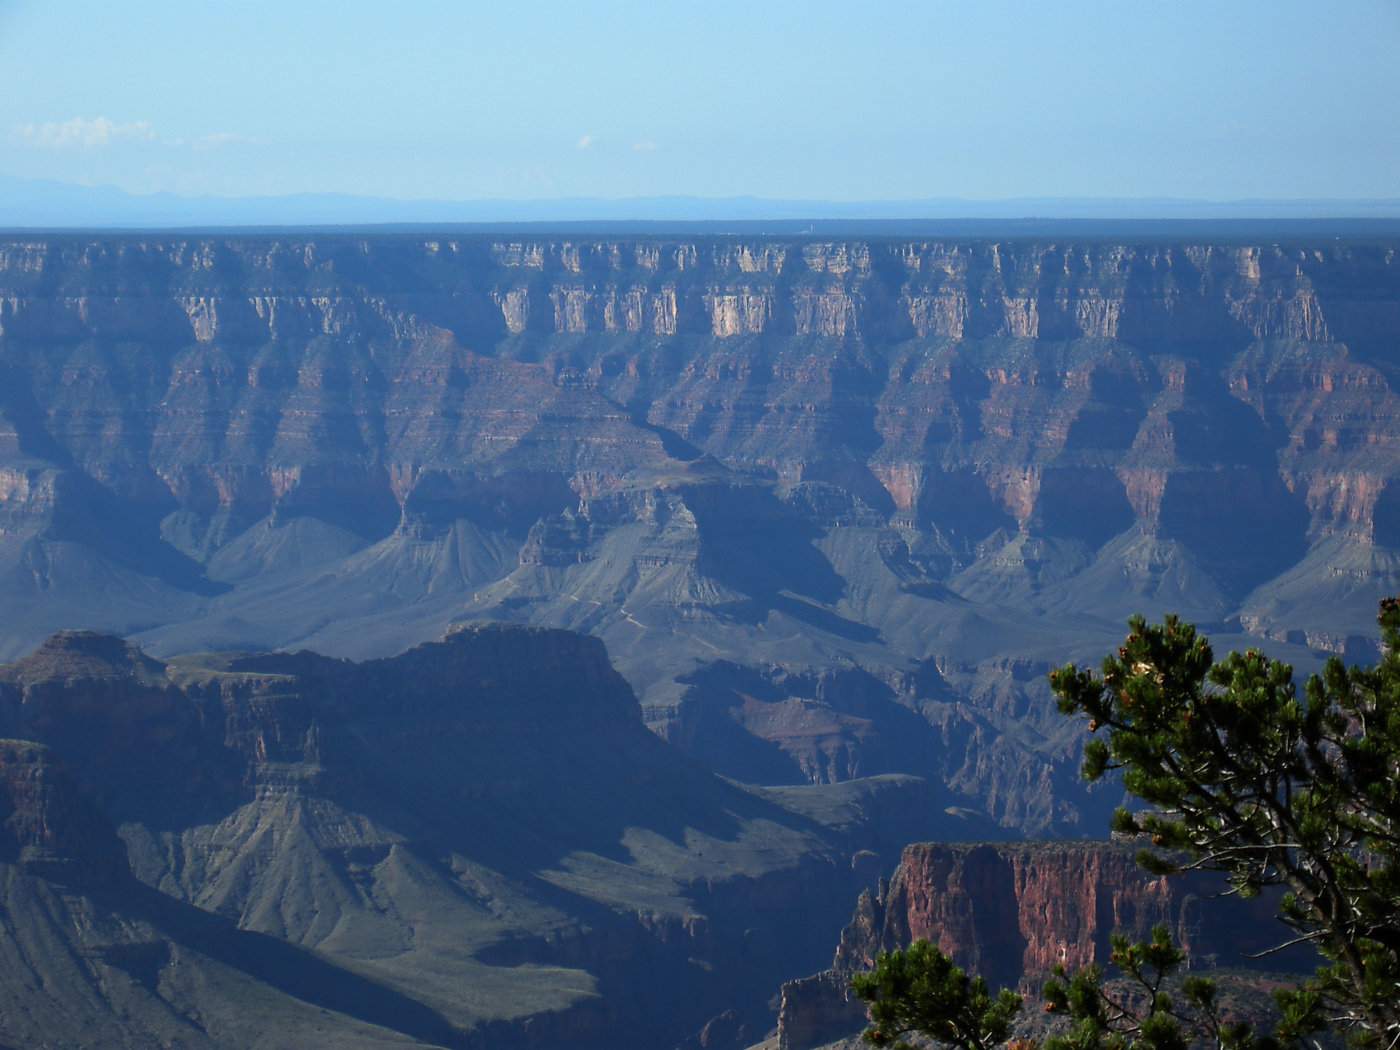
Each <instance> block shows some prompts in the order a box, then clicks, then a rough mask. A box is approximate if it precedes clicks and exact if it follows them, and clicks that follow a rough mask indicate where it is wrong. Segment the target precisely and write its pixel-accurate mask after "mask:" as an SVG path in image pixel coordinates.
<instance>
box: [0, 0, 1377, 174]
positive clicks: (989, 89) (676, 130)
mask: <svg viewBox="0 0 1400 1050" xmlns="http://www.w3.org/2000/svg"><path fill="white" fill-rule="evenodd" d="M1397 56H1400V0H1330V2H1324V0H1312V2H1308V3H1294V2H1288V0H1274V2H1269V3H1264V2H1254V0H1237V2H1231V0H1212V2H1196V0H1175V2H1170V0H1163V2H1156V3H1146V2H1144V3H1137V2H1133V0H1111V2H1095V0H1082V2H1071V0H1061V2H1057V3H1050V2H1036V0H1021V2H1009V0H1008V2H997V0H980V2H973V0H969V2H960V0H959V2H951V0H929V2H923V3H916V2H909V0H905V2H883V0H865V2H854V0H847V2H842V3H831V2H826V0H806V2H802V3H796V2H764V0H745V2H701V0H695V2H688V3H681V2H666V0H654V2H649V3H626V2H613V3H601V2H584V0H576V2H573V3H562V2H560V3H555V2H542V0H514V2H511V3H495V2H493V3H480V2H475V3H474V2H455V3H439V2H420V3H414V2H412V0H401V2H399V3H394V4H390V3H379V2H356V0H335V2H329V0H278V2H273V3H266V2H262V0H237V2H234V0H183V2H176V0H101V2H97V0H0V174H4V175H16V176H23V177H43V178H52V179H59V180H63V181H66V182H75V183H86V184H92V185H111V186H116V187H119V188H121V189H124V190H126V191H128V192H135V193H150V192H156V191H171V192H175V193H180V194H215V195H226V196H250V195H266V194H286V193H295V192H343V193H353V194H365V195H373V196H381V197H390V198H399V199H443V200H473V199H482V198H508V199H536V198H558V197H575V196H584V197H605V198H622V197H634V196H650V195H668V194H685V195H697V196H704V197H727V196H735V195H754V196H759V197H768V198H782V199H824V200H889V199H915V198H930V197H961V198H968V199H973V200H994V199H1003V198H1013V197H1185V198H1202V199H1207V200H1236V199H1245V198H1273V199H1293V198H1342V199H1365V198H1395V197H1400V60H1397Z"/></svg>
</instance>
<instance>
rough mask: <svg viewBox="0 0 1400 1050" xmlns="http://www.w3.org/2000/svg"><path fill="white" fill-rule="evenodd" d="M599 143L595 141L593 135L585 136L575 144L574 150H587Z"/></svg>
mask: <svg viewBox="0 0 1400 1050" xmlns="http://www.w3.org/2000/svg"><path fill="white" fill-rule="evenodd" d="M597 141H598V140H597V139H595V138H594V137H593V136H592V135H585V136H583V138H581V139H579V140H578V141H577V142H575V143H574V148H575V149H587V148H588V147H589V146H591V145H593V143H595V142H597Z"/></svg>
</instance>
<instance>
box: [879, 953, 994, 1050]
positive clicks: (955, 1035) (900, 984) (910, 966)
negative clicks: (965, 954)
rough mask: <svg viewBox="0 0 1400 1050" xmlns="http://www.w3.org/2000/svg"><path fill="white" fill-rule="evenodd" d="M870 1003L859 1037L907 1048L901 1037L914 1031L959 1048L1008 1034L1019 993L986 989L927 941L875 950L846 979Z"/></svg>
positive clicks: (979, 1046)
mask: <svg viewBox="0 0 1400 1050" xmlns="http://www.w3.org/2000/svg"><path fill="white" fill-rule="evenodd" d="M851 988H852V990H853V991H854V992H855V993H856V995H858V996H860V998H861V999H862V1000H864V1001H865V1003H866V1004H867V1005H868V1006H869V1008H870V1020H871V1026H870V1027H869V1028H868V1029H866V1032H865V1041H866V1042H867V1043H870V1044H871V1045H872V1046H881V1047H891V1048H892V1050H912V1048H911V1044H910V1043H908V1042H905V1040H904V1037H905V1036H907V1035H909V1034H911V1033H919V1034H920V1035H923V1036H925V1037H926V1038H928V1039H931V1040H932V1041H934V1042H935V1043H940V1044H942V1045H944V1046H954V1047H959V1048H960V1050H991V1048H992V1047H994V1046H996V1045H998V1044H999V1043H1004V1042H1005V1041H1006V1040H1007V1039H1008V1038H1009V1037H1010V1034H1011V1019H1012V1018H1013V1017H1014V1016H1015V1015H1016V1014H1017V1013H1018V1012H1019V1011H1020V1009H1021V997H1020V996H1019V995H1017V994H1016V993H1015V992H1012V991H1010V990H1008V989H1005V988H1003V989H1002V990H1001V991H1000V992H998V993H997V994H996V996H995V997H993V996H992V995H991V993H990V992H989V990H988V988H987V982H986V981H985V980H983V979H982V978H981V977H969V976H968V975H967V974H965V973H963V971H962V970H961V969H959V968H958V967H956V966H954V965H953V962H952V960H951V959H949V958H948V957H947V956H946V955H944V954H943V953H942V952H941V951H939V950H938V948H936V947H935V946H934V945H932V944H930V943H929V942H928V941H924V940H918V941H915V942H914V943H913V944H911V945H910V946H909V947H908V949H907V950H905V951H894V952H881V953H880V955H879V957H878V958H877V959H876V961H875V969H874V970H873V971H872V972H871V973H866V974H858V975H857V976H855V977H853V978H852V979H851Z"/></svg>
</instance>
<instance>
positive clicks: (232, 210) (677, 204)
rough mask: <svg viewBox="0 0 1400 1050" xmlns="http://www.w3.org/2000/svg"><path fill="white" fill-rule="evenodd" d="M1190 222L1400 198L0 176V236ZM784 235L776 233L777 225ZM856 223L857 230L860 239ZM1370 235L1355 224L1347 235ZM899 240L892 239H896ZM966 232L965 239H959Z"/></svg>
mask: <svg viewBox="0 0 1400 1050" xmlns="http://www.w3.org/2000/svg"><path fill="white" fill-rule="evenodd" d="M1027 219H1036V220H1055V221H1086V220H1130V221H1144V220H1146V221H1156V222H1183V221H1186V222H1191V221H1202V220H1208V221H1212V222H1224V223H1231V222H1234V221H1245V222H1249V221H1279V220H1293V221H1297V220H1308V221H1316V220H1338V219H1346V220H1363V221H1365V222H1370V223H1374V222H1376V221H1385V220H1389V223H1388V224H1387V226H1386V227H1385V228H1387V229H1391V230H1392V231H1393V228H1394V224H1395V223H1397V222H1400V198H1395V199H1388V200H1236V201H1206V200H1191V199H1178V198H1163V197H1156V198H1121V199H1120V198H1077V197H1036V198H1014V199H1005V200H985V201H984V200H965V199H959V198H949V197H943V198H926V199H911V200H868V201H822V200H781V199H765V198H760V197H721V198H707V197H688V196H654V197H633V198H619V199H605V198H598V197H565V198H555V199H549V198H542V199H536V200H507V199H495V200H468V201H451V200H393V199H387V198H378V197H363V196H355V195H352V194H343V193H295V194H287V195H282V196H268V197H209V196H204V197H188V196H180V195H178V194H173V193H155V194H144V195H143V194H133V193H126V192H124V191H122V190H119V189H116V188H115V187H111V186H79V185H76V184H72V183H62V182H56V181H53V180H48V179H22V178H17V177H15V176H5V175H0V229H4V228H10V229H19V228H23V229H123V228H137V229H140V228H172V227H173V228H201V227H211V226H219V227H224V226H234V227H245V226H295V227H318V226H347V225H348V226H366V225H371V226H372V225H405V224H407V225H433V226H437V227H442V226H447V225H454V224H463V225H487V226H490V225H498V224H521V223H527V224H534V223H548V224H551V225H561V224H562V225H564V226H570V225H578V224H585V225H593V226H595V227H596V225H597V224H605V225H606V224H624V225H625V224H633V223H656V224H661V225H663V226H665V227H666V228H671V229H674V228H675V226H676V224H696V223H714V222H718V223H731V224H732V223H741V224H743V225H744V227H745V228H747V229H748V232H761V230H760V231H755V230H753V229H752V228H751V227H750V225H749V224H753V223H758V224H760V226H762V225H763V224H768V232H771V233H788V234H791V233H798V232H801V230H802V229H803V227H804V224H816V225H815V226H814V229H815V228H817V227H820V229H821V230H822V232H825V233H828V234H830V233H837V232H845V233H851V232H867V233H868V232H872V231H871V230H870V229H868V228H864V229H862V228H858V227H859V226H860V224H865V223H877V224H878V223H887V222H888V223H900V224H902V226H901V228H902V229H903V230H904V231H905V232H908V223H909V221H910V220H922V221H929V222H935V223H946V222H950V221H951V222H966V221H979V222H980V221H1000V222H1005V221H1008V220H1009V221H1013V222H1014V221H1017V220H1027ZM773 223H777V224H779V227H778V228H773V227H772V225H771V224H773ZM853 224H856V227H857V228H853ZM1362 228H1364V227H1360V226H1357V225H1355V224H1354V223H1352V224H1348V226H1347V227H1346V232H1349V233H1355V232H1358V231H1359V230H1360V229H1362ZM891 232H893V231H891ZM957 232H965V231H957Z"/></svg>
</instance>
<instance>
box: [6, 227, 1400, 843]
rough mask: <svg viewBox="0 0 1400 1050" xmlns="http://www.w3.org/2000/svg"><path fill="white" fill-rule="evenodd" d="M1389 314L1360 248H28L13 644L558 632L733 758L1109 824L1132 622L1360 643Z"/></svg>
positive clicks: (384, 642) (719, 243)
mask: <svg viewBox="0 0 1400 1050" xmlns="http://www.w3.org/2000/svg"><path fill="white" fill-rule="evenodd" d="M1398 339H1400V274H1397V266H1396V261H1395V258H1394V253H1393V251H1392V250H1391V249H1390V248H1389V247H1386V246H1385V245H1378V244H1374V243H1361V242H1357V243H1353V244H1346V243H1338V242H1329V243H1327V244H1325V245H1324V244H1302V243H1299V244H1288V245H1240V244H1231V245H1215V246H1212V245H1192V244H1186V243H1175V244H1169V243H1160V244H1139V245H1124V244H1117V245H1115V244H1109V243H1085V244H1051V243H1036V242H1031V241H1005V242H1001V243H995V242H990V241H968V242H965V243H958V242H931V241H930V242H922V241H920V242H910V241H907V240H903V241H901V240H897V239H888V240H882V239H871V240H863V241H856V240H852V241H837V242H817V241H811V240H800V239H778V238H774V239H762V238H709V239H700V240H688V241H677V240H665V239H635V240H619V239H612V240H599V241H591V240H590V241H579V240H568V241H566V240H563V239H547V238H546V239H538V240H527V239H521V240H518V241H501V240H498V239H493V238H491V237H486V236H483V237H465V238H458V239H452V238H433V239H426V240H425V239H423V238H418V237H407V236H387V235H386V236H381V237H371V238H366V237H361V236H351V235H346V236H317V237H312V238H300V239H299V238H285V237H240V238H217V239H216V238H193V239H183V238H179V237H171V238H165V237H161V238H143V237H136V236H129V237H110V238H103V239H88V238H84V237H81V236H71V237H64V238H52V239H47V240H42V239H34V240H28V241H23V242H14V243H10V244H6V245H0V371H3V382H0V530H3V531H0V596H3V597H4V599H5V601H6V603H7V607H8V608H9V609H11V610H13V611H14V612H15V615H14V616H13V617H11V620H10V623H11V628H10V631H9V633H8V634H7V635H6V636H5V637H3V638H0V649H2V650H3V654H4V655H18V654H20V653H22V652H24V651H27V649H28V648H30V647H32V646H33V645H35V644H37V643H38V641H39V640H41V639H42V637H43V636H44V635H45V634H47V633H48V632H49V631H51V630H56V629H61V628H69V627H93V628H102V629H107V630H116V631H119V632H140V639H141V641H142V642H143V644H146V645H148V646H150V647H152V649H153V651H156V652H174V651H188V650H193V649H210V648H264V647H290V648H297V647H309V648H314V649H318V650H321V651H324V652H328V653H333V654H339V655H354V656H365V655H384V654H388V653H392V652H395V651H398V650H399V649H402V648H405V647H407V646H408V645H411V644H414V643H416V642H419V641H423V640H425V639H429V638H435V637H437V636H438V635H439V634H440V632H441V630H442V629H443V627H444V626H445V625H446V624H447V623H449V622H452V621H454V620H459V619H463V618H467V617H494V618H505V619H513V620H525V621H531V622H536V623H542V624H548V625H553V626H565V627H573V628H576V629H580V630H584V631H587V632H589V633H592V634H595V635H597V636H599V637H601V638H602V639H603V640H604V641H605V642H606V644H607V646H608V649H609V652H610V654H611V656H612V658H613V659H614V660H615V661H616V662H617V664H618V666H619V668H620V669H621V670H622V671H623V673H624V674H625V675H626V676H627V677H628V679H629V681H631V683H632V684H633V686H634V687H635V688H636V690H637V692H638V694H639V696H640V698H641V700H642V703H643V708H644V713H645V717H646V720H647V722H648V724H649V725H650V726H651V727H652V728H653V729H654V730H656V731H657V732H658V733H661V734H662V735H664V736H667V737H668V738H670V739H673V740H676V741H678V742H684V743H685V746H686V747H687V748H689V749H691V750H693V751H694V752H695V753H696V754H699V755H701V756H702V757H704V758H705V759H706V760H707V761H710V762H712V763H715V764H716V768H718V769H720V770H722V771H727V772H729V773H730V774H732V775H742V776H743V777H745V778H749V779H759V780H768V781H771V782H787V781H797V782H803V781H810V780H816V781H831V780H843V779H847V778H849V777H852V776H860V775H864V774H868V773H878V772H909V771H913V772H919V773H922V774H929V775H933V776H935V777H936V779H937V780H938V781H939V782H940V783H945V784H948V785H950V786H951V787H952V789H953V790H955V791H956V792H957V793H958V794H959V796H960V797H962V798H966V799H974V800H975V801H976V802H977V804H978V805H979V806H981V807H985V808H987V809H988V810H990V811H991V812H992V813H993V815H994V816H995V817H996V819H998V820H1000V821H1003V822H1005V823H1007V824H1008V825H1010V826H1014V827H1018V828H1023V829H1036V828H1046V827H1050V826H1056V825H1057V823H1058V822H1061V821H1068V822H1069V826H1073V827H1078V826H1079V825H1078V824H1076V823H1075V821H1076V820H1078V819H1080V818H1078V817H1067V816H1065V815H1064V814H1063V813H1059V811H1057V810H1056V809H1055V805H1054V803H1053V802H1052V801H1050V800H1051V799H1053V798H1054V797H1055V796H1056V794H1057V793H1060V792H1064V791H1070V792H1073V791H1074V790H1077V789H1074V788H1072V787H1069V786H1067V785H1069V784H1071V783H1072V782H1073V780H1074V777H1073V775H1072V770H1071V769H1070V768H1069V756H1070V749H1069V747H1068V745H1067V744H1066V743H1065V742H1064V740H1062V739H1061V736H1062V734H1061V733H1060V730H1061V726H1062V723H1061V722H1060V721H1059V717H1058V716H1057V715H1055V714H1054V712H1053V709H1052V707H1051V705H1050V703H1049V698H1048V693H1047V691H1046V689H1045V687H1044V683H1043V672H1044V669H1045V668H1046V667H1048V666H1049V665H1050V663H1051V662H1057V661H1060V660H1062V659H1064V658H1067V657H1069V656H1075V657H1078V658H1085V659H1094V658H1095V657H1096V656H1097V655H1098V654H1099V653H1101V652H1102V651H1105V650H1106V649H1107V648H1108V647H1111V645H1112V644H1116V641H1117V639H1116V634H1117V625H1118V624H1120V623H1121V622H1122V620H1123V618H1124V617H1126V616H1127V615H1128V614H1129V613H1131V612H1135V611H1139V610H1141V611H1145V612H1147V613H1149V614H1152V613H1155V612H1158V611H1165V610H1168V609H1169V610H1173V611H1177V612H1179V613H1181V614H1182V615H1183V616H1186V617H1187V618H1190V619H1193V620H1196V621H1198V622H1201V623H1202V624H1204V625H1206V626H1208V627H1209V628H1210V629H1211V633H1212V635H1213V636H1216V635H1220V634H1222V632H1223V634H1224V635H1225V636H1226V637H1227V638H1228V637H1237V638H1238V637H1239V636H1241V635H1246V634H1247V635H1250V636H1252V637H1254V638H1255V639H1258V638H1265V639H1268V640H1270V641H1271V642H1272V643H1276V644H1279V645H1282V646H1284V647H1285V648H1286V647H1288V646H1294V647H1296V648H1295V650H1293V652H1292V655H1293V657H1294V658H1296V659H1304V660H1306V659H1312V658H1313V652H1312V651H1313V650H1327V651H1337V652H1343V653H1348V654H1353V655H1357V656H1365V655H1366V654H1367V653H1368V652H1369V649H1368V646H1370V645H1371V641H1370V639H1371V638H1372V637H1373V633H1374V632H1373V629H1372V609H1373V607H1374V600H1375V599H1376V598H1377V597H1379V596H1380V594H1381V593H1384V591H1385V590H1386V589H1387V588H1388V587H1390V586H1392V582H1393V578H1394V574H1395V570H1396V569H1397V567H1400V566H1397V558H1396V548H1397V547H1400V511H1397V508H1400V499H1397V493H1400V489H1397V487H1396V485H1395V481H1396V479H1397V477H1400V466H1397V457H1396V454H1395V443H1396V437H1397V435H1396V419H1397V418H1400V413H1397V402H1396V398H1395V393H1394V385H1395V376H1394V374H1393V373H1394V366H1393V364H1392V359H1393V349H1394V346H1395V345H1396V342H1397V340H1398ZM1285 655H1289V653H1288V652H1285ZM906 718H907V719H912V721H911V722H909V723H908V725H907V727H906V728H907V730H908V731H907V732H906V731H905V730H899V731H896V730H893V729H891V728H890V727H891V726H892V725H894V724H896V723H895V722H892V721H891V719H896V720H898V719H906ZM900 724H903V723H900ZM920 727H922V728H920ZM1013 727H1014V728H1015V733H1010V735H1009V731H1010V730H1011V729H1012V728H1013ZM1028 727H1031V728H1028ZM921 733H931V734H933V735H932V737H930V739H929V740H927V741H925V740H923V739H922V738H921V737H920V736H919V735H918V734H921ZM1057 814H1058V815H1057Z"/></svg>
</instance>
